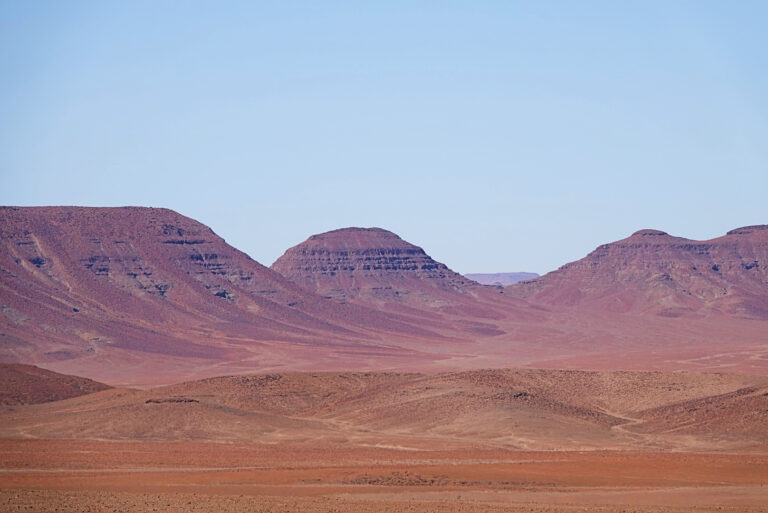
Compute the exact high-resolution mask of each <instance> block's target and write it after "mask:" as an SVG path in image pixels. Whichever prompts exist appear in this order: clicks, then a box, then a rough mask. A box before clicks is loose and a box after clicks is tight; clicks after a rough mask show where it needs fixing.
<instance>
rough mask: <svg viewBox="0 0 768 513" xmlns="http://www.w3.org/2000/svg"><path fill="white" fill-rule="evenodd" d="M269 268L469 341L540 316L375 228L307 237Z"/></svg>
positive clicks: (345, 299) (319, 291)
mask: <svg viewBox="0 0 768 513" xmlns="http://www.w3.org/2000/svg"><path fill="white" fill-rule="evenodd" d="M271 268H272V269H273V270H275V271H277V272H279V273H280V274H282V275H283V276H285V277H286V278H288V279H289V280H291V281H293V282H294V283H296V284H297V285H299V286H301V287H302V288H304V289H305V290H308V291H311V292H314V293H317V294H320V295H322V296H324V297H327V298H329V299H332V300H334V301H336V302H337V303H340V304H346V303H353V304H359V305H365V306H367V307H370V308H375V309H377V310H382V311H389V312H397V313H398V314H399V315H403V316H406V317H410V318H415V319H418V322H419V323H420V324H421V325H426V326H432V327H435V329H439V328H440V327H441V326H442V327H443V328H445V327H446V326H447V327H448V328H452V329H455V328H457V327H458V328H459V330H460V331H467V332H470V333H473V334H474V335H475V336H496V335H502V334H504V333H505V332H504V330H503V329H502V328H500V326H499V325H498V321H501V320H503V319H506V318H509V317H514V318H520V319H527V320H531V319H537V318H539V317H540V316H541V312H537V311H533V310H531V309H530V308H529V307H528V305H527V304H525V303H524V302H521V301H516V300H514V299H510V298H506V297H504V294H503V289H502V288H501V287H491V286H485V285H480V284H478V283H477V282H475V281H472V280H470V279H467V278H465V277H463V276H461V275H460V274H458V273H456V272H454V271H452V270H451V269H449V268H448V267H447V266H446V265H445V264H443V263H440V262H437V261H435V260H434V259H432V258H431V257H430V256H429V255H428V254H427V253H425V252H424V250H423V249H422V248H420V247H418V246H415V245H413V244H411V243H409V242H406V241H404V240H403V239H401V238H400V237H398V236H397V235H395V234H394V233H392V232H389V231H387V230H383V229H381V228H344V229H340V230H334V231H331V232H327V233H322V234H318V235H313V236H312V237H310V238H309V239H307V240H306V241H304V242H302V243H301V244H299V245H297V246H294V247H292V248H290V249H289V250H287V251H286V252H285V254H284V255H283V256H281V257H280V258H279V259H277V261H275V263H274V264H272V267H271ZM446 323H447V324H446Z"/></svg>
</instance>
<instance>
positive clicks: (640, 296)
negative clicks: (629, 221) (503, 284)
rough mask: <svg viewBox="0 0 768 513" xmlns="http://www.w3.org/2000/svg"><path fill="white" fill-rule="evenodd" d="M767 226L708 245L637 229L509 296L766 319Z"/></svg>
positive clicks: (737, 232) (511, 288) (517, 287)
mask: <svg viewBox="0 0 768 513" xmlns="http://www.w3.org/2000/svg"><path fill="white" fill-rule="evenodd" d="M767 228H768V226H765V225H759V226H747V227H744V228H738V229H735V230H731V231H729V232H728V234H727V235H724V236H721V237H718V238H715V239H711V240H704V241H698V240H690V239H686V238H683V237H674V236H672V235H669V234H667V233H666V232H663V231H660V230H649V229H645V230H639V231H637V232H635V233H633V234H632V235H631V236H629V237H627V238H625V239H622V240H619V241H616V242H612V243H610V244H603V245H601V246H599V247H598V248H596V249H595V250H594V251H592V252H591V253H590V254H589V255H587V256H586V257H584V258H582V259H581V260H577V261H575V262H571V263H569V264H566V265H564V266H562V267H561V268H560V269H558V270H557V271H554V272H551V273H549V274H546V275H544V276H542V277H541V278H537V279H534V280H529V281H527V282H524V283H519V284H516V285H511V286H509V287H507V289H506V290H507V293H509V294H511V295H515V296H517V297H523V298H527V299H529V300H532V301H533V302H536V303H542V304H546V305H577V304H578V305H582V306H587V305H591V306H593V307H598V308H600V309H602V310H612V311H621V312H627V311H650V312H655V313H658V314H659V315H662V316H670V317H677V316H680V315H690V314H696V315H709V314H711V313H721V314H722V313H725V314H729V315H735V316H739V317H742V316H743V317H750V318H758V319H768V229H767Z"/></svg>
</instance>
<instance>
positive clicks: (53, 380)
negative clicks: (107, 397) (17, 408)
mask: <svg viewBox="0 0 768 513" xmlns="http://www.w3.org/2000/svg"><path fill="white" fill-rule="evenodd" d="M108 388H110V387H109V386H107V385H105V384H103V383H98V382H96V381H93V380H90V379H87V378H81V377H78V376H65V375H64V374H59V373H56V372H51V371H49V370H45V369H41V368H39V367H35V366H34V365H24V364H20V363H0V405H20V404H37V403H47V402H51V401H60V400H62V399H69V398H71V397H79V396H81V395H86V394H91V393H93V392H100V391H102V390H106V389H108Z"/></svg>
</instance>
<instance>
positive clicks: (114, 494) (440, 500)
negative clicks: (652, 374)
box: [0, 440, 768, 513]
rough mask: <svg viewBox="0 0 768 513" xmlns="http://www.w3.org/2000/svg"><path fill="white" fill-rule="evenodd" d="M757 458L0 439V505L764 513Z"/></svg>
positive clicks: (766, 474) (767, 476)
mask: <svg viewBox="0 0 768 513" xmlns="http://www.w3.org/2000/svg"><path fill="white" fill-rule="evenodd" d="M766 484H768V455H766V454H722V453H720V454H690V453H642V452H618V451H594V452H564V451H563V452H560V451H550V452H526V451H509V450H494V449H487V448H486V449H484V448H478V449H472V448H465V449H455V450H419V451H413V450H399V449H393V448H377V447H361V446H344V445H320V444H312V443H307V444H290V445H283V444H271V445H266V444H257V443H254V444H219V443H205V442H172V443H168V442H103V441H88V440H82V441H72V440H56V441H51V440H0V511H3V512H5V511H8V512H22V511H25V512H26V511H30V512H31V511H34V512H84V511H88V512H94V513H97V512H98V513H101V512H144V511H160V512H239V511H243V512H245V511H248V512H251V511H253V512H303V511H306V512H350V513H351V512H374V511H382V512H385V511H386V512H400V511H411V512H443V511H445V512H461V511H466V512H475V511H476V512H495V511H521V512H522V511H529V512H531V511H532V512H543V511H565V512H570V511H574V512H575V511H603V512H630V511H637V512H650V511H660V512H661V511H663V512H682V511H686V512H687V511H691V512H693V511H697V512H700V511H732V512H742V511H744V512H758V511H768V487H767V486H766Z"/></svg>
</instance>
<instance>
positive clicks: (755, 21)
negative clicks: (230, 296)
mask: <svg viewBox="0 0 768 513" xmlns="http://www.w3.org/2000/svg"><path fill="white" fill-rule="evenodd" d="M767 23H768V2H762V1H759V2H748V1H740V2H706V1H691V2H682V1H669V0H667V1H662V2H653V1H642V2H586V1H585V2H513V1H504V2H411V1H408V2H291V1H285V2H271V3H260V2H213V1H211V2H194V1H189V2H172V1H164V2H155V1H150V2H139V1H136V2H123V1H121V2H109V1H98V2H77V1H71V2H58V1H57V2H43V1H36V2H20V1H3V0H0V203H1V204H5V205H49V204H57V205H93V206H119V205H144V206H156V207H159V206H162V207H168V208H172V209H175V210H177V211H179V212H181V213H183V214H185V215H187V216H190V217H193V218H196V219H198V220H200V221H202V222H204V223H206V224H208V225H209V226H211V227H212V228H213V229H214V231H216V232H217V233H218V234H219V235H221V236H223V237H224V238H225V239H226V240H227V241H228V242H229V243H231V244H233V245H234V246H236V247H238V248H240V249H242V250H244V251H245V252H247V253H248V254H249V255H251V256H252V257H253V258H255V259H256V260H258V261H260V262H261V263H263V264H265V265H269V264H271V263H272V261H274V260H275V259H276V258H277V257H278V256H279V255H280V254H282V252H283V251H284V250H285V249H286V248H288V247H289V246H292V245H294V244H297V243H299V242H300V241H302V240H304V239H305V238H306V237H308V236H309V235H311V234H313V233H318V232H322V231H327V230H331V229H335V228H340V227H344V226H380V227H383V228H387V229H390V230H392V231H394V232H396V233H398V234H399V235H401V236H402V237H403V238H405V239H406V240H408V241H410V242H413V243H415V244H418V245H420V246H422V247H424V248H425V250H427V252H428V253H430V254H431V255H432V256H433V257H435V258H437V259H438V260H441V261H443V262H445V263H446V264H448V265H449V266H450V267H452V268H454V269H455V270H457V271H459V272H498V271H536V272H546V271H549V270H552V269H555V268H556V267H558V266H560V265H562V264H563V263H565V262H568V261H572V260H575V259H578V258H581V257H582V256H584V255H585V254H586V253H588V252H589V251H591V250H592V249H593V248H594V247H595V246H597V245H599V244H601V243H604V242H609V241H612V240H617V239H620V238H623V237H626V236H628V235H629V234H630V233H632V232H633V231H635V230H638V229H640V228H658V229H662V230H665V231H668V232H670V233H672V234H674V235H680V236H687V237H689V238H695V239H707V238H711V237H715V236H718V235H721V234H723V233H725V232H726V231H727V230H729V229H731V228H735V227H737V226H743V225H747V224H762V223H768V201H766V197H768V33H767V32H766V30H765V27H766V24H767Z"/></svg>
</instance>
